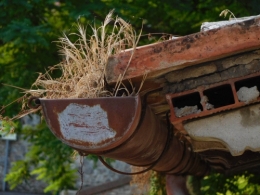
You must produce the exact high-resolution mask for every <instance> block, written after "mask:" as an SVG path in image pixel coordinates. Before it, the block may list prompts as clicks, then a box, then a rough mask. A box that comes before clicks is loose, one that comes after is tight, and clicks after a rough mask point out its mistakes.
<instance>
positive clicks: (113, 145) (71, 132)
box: [37, 96, 209, 176]
mask: <svg viewBox="0 0 260 195" xmlns="http://www.w3.org/2000/svg"><path fill="white" fill-rule="evenodd" d="M37 101H40V104H41V106H42V110H43V113H44V116H45V119H46V122H47V124H48V126H49V128H50V129H51V131H52V132H53V133H54V135H55V136H56V137H57V138H58V139H60V140H61V141H62V142H64V143H65V144H67V145H69V146H70V147H72V148H74V149H76V150H78V151H79V152H81V153H82V154H83V155H87V154H96V155H99V156H103V157H109V158H113V159H117V160H120V161H124V162H126V163H128V164H131V165H134V166H141V167H150V168H152V169H153V170H155V171H159V172H165V173H167V174H178V175H183V174H189V175H196V176H203V175H205V174H207V173H208V172H209V167H208V165H207V164H206V162H205V161H204V160H203V159H201V158H200V156H199V155H198V154H196V153H194V152H193V151H192V148H190V147H189V146H188V145H187V144H186V143H184V142H182V141H179V140H178V139H177V138H176V137H174V136H173V134H172V133H171V131H172V130H171V129H169V128H167V125H166V124H165V123H163V122H162V121H159V119H158V118H157V117H156V116H155V114H154V113H153V112H152V110H151V108H150V107H149V106H147V107H146V108H145V109H142V103H141V100H140V97H139V96H135V97H108V98H96V99H59V100H54V99H39V100H37Z"/></svg>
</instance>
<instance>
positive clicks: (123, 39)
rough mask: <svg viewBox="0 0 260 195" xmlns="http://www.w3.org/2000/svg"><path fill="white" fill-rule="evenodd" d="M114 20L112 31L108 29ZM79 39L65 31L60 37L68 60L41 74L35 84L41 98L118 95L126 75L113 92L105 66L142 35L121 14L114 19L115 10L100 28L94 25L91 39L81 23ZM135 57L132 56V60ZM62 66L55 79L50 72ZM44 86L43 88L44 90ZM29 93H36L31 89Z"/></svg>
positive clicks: (64, 54) (62, 48) (61, 50)
mask: <svg viewBox="0 0 260 195" xmlns="http://www.w3.org/2000/svg"><path fill="white" fill-rule="evenodd" d="M112 22H113V27H112V30H111V32H109V31H108V29H109V27H111V26H110V25H111V23H112ZM77 27H78V33H72V34H70V35H71V36H72V35H73V36H77V37H78V39H77V41H76V42H74V43H73V42H71V40H70V38H69V37H68V36H67V35H66V34H64V36H63V37H62V38H60V39H59V41H58V44H59V46H60V48H61V49H60V53H61V54H62V55H63V56H64V61H63V62H61V63H60V64H58V65H56V66H54V67H51V68H50V69H49V71H47V72H46V73H45V74H40V75H39V77H38V79H37V80H36V82H35V83H34V84H33V86H35V87H38V89H37V90H36V91H34V93H35V92H36V93H38V94H36V95H37V96H38V97H39V96H44V97H45V98H48V99H54V98H55V99H61V98H94V97H104V96H113V95H116V91H117V90H118V88H119V86H121V83H122V79H123V77H124V75H120V78H119V80H118V84H117V85H116V88H115V89H113V90H112V91H111V90H110V91H109V90H107V89H106V87H105V80H104V78H105V72H104V70H105V67H106V64H107V60H108V58H109V57H110V56H111V55H114V54H117V53H120V52H122V51H123V50H125V49H127V48H133V49H135V48H136V45H137V42H138V40H139V39H138V36H137V35H136V32H135V31H134V30H133V28H132V26H131V25H130V24H129V23H127V22H126V21H124V20H123V19H122V18H120V17H116V18H113V11H111V12H110V13H109V14H108V15H107V17H106V18H105V20H104V22H103V25H102V26H100V27H98V28H96V27H95V26H94V27H93V26H90V28H91V29H92V32H93V35H92V36H90V37H89V38H88V39H87V35H86V29H85V28H84V27H83V26H81V25H80V24H78V26H77ZM130 61H131V59H129V63H130ZM54 69H60V70H61V71H62V76H61V77H60V78H58V79H53V78H52V77H51V75H50V72H51V71H52V70H54ZM42 88H43V89H42ZM28 93H32V90H29V91H28Z"/></svg>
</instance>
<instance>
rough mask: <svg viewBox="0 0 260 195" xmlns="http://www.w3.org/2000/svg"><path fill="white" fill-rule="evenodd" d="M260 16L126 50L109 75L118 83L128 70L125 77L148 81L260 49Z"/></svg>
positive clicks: (113, 62)
mask: <svg viewBox="0 0 260 195" xmlns="http://www.w3.org/2000/svg"><path fill="white" fill-rule="evenodd" d="M259 23H260V17H259V16H257V17H255V18H253V19H249V20H246V21H242V22H237V23H235V24H231V25H227V26H223V27H220V28H217V29H212V30H208V31H205V32H198V33H195V34H191V35H187V36H183V37H179V38H178V39H174V40H168V41H164V42H161V43H156V44H151V45H147V46H143V47H139V48H136V50H135V53H134V56H133V58H132V60H131V62H130V64H129V67H127V66H128V61H129V59H130V56H131V54H132V51H131V50H130V51H125V52H122V53H120V54H118V55H115V56H113V57H111V58H109V60H108V65H107V67H106V78H107V80H108V82H109V83H113V82H116V81H117V79H118V77H119V75H122V74H123V72H124V71H125V70H126V69H127V71H126V75H125V77H124V78H125V79H129V78H138V77H142V76H143V75H144V74H145V73H148V77H147V80H149V79H152V78H155V77H159V76H160V75H162V74H164V73H167V72H170V71H173V70H179V69H182V68H184V67H187V66H191V65H194V64H199V63H202V62H206V61H212V60H215V59H219V58H223V57H226V56H231V55H234V54H237V53H241V52H245V51H250V50H254V49H257V48H260V39H259V34H260V28H259Z"/></svg>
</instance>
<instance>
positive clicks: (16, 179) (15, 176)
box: [5, 160, 31, 189]
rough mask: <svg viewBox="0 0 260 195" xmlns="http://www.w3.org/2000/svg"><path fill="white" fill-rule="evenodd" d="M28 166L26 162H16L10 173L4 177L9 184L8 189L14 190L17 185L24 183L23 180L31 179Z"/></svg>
mask: <svg viewBox="0 0 260 195" xmlns="http://www.w3.org/2000/svg"><path fill="white" fill-rule="evenodd" d="M29 166H30V165H29V164H28V162H26V161H23V160H19V161H16V162H15V163H14V164H13V166H12V168H11V171H10V173H9V174H8V175H7V176H6V178H5V181H7V182H8V183H9V184H10V188H11V189H14V188H15V187H16V186H17V185H19V184H21V183H23V182H24V180H28V179H30V177H31V174H30V167H29Z"/></svg>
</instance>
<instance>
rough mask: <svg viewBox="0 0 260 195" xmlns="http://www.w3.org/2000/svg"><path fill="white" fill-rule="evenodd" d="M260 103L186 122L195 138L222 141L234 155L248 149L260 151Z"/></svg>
mask: <svg viewBox="0 0 260 195" xmlns="http://www.w3.org/2000/svg"><path fill="white" fill-rule="evenodd" d="M259 118H260V104H257V105H251V106H247V107H243V108H240V109H238V110H233V111H229V112H227V113H222V114H218V115H214V116H210V117H206V118H201V119H196V120H194V121H190V122H187V123H186V124H184V129H185V130H186V131H187V132H188V133H189V135H190V136H191V137H192V138H193V139H195V140H202V141H211V140H214V141H220V142H221V143H223V144H225V145H226V146H227V147H228V149H229V150H230V152H231V154H232V155H233V156H237V155H241V154H242V153H243V152H244V151H245V150H246V149H250V150H252V151H260V141H259V140H260V120H259Z"/></svg>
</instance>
